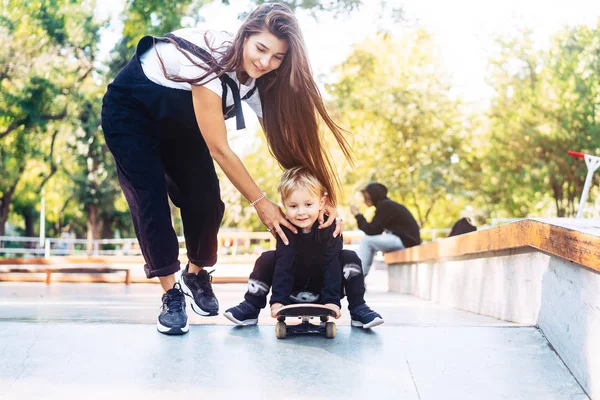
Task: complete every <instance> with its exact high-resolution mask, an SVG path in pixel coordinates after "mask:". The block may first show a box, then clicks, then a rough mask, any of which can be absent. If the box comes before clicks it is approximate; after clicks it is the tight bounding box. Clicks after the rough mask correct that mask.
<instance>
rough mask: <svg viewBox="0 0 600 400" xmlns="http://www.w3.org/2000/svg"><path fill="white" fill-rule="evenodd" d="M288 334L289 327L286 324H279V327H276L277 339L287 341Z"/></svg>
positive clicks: (280, 322)
mask: <svg viewBox="0 0 600 400" xmlns="http://www.w3.org/2000/svg"><path fill="white" fill-rule="evenodd" d="M286 333H287V326H286V325H285V322H282V321H279V322H277V325H275V336H277V339H285V335H286Z"/></svg>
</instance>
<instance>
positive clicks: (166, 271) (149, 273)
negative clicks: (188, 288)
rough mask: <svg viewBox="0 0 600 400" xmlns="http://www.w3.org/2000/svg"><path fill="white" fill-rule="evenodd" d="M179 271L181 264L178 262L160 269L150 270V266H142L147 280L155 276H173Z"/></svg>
mask: <svg viewBox="0 0 600 400" xmlns="http://www.w3.org/2000/svg"><path fill="white" fill-rule="evenodd" d="M180 269H181V263H180V262H179V260H177V261H175V262H174V263H173V264H171V265H169V266H167V267H164V268H161V269H150V266H149V265H148V264H145V265H144V271H145V272H146V278H148V279H150V278H155V277H157V276H158V277H160V276H169V275H171V274H174V273H175V272H178V271H179V270H180Z"/></svg>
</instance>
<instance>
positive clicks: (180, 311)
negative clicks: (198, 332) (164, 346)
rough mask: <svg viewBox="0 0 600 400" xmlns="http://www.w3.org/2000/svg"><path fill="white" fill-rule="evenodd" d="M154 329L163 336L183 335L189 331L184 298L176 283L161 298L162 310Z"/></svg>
mask: <svg viewBox="0 0 600 400" xmlns="http://www.w3.org/2000/svg"><path fill="white" fill-rule="evenodd" d="M156 329H158V331H159V332H160V333H164V334H165V335H183V334H184V333H187V331H189V330H190V326H189V325H188V317H187V314H186V313H185V296H184V295H183V292H182V291H181V286H179V284H178V283H176V284H175V285H173V289H170V290H168V291H167V293H165V294H163V296H162V310H161V312H160V314H159V315H158V319H157V320H156Z"/></svg>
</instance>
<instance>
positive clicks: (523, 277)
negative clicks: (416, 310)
mask: <svg viewBox="0 0 600 400" xmlns="http://www.w3.org/2000/svg"><path fill="white" fill-rule="evenodd" d="M581 223H582V222H581V221H578V222H577V223H574V224H571V223H569V222H568V221H566V222H565V221H553V222H552V223H547V222H544V221H543V220H526V221H521V222H518V223H515V224H510V225H506V226H502V227H498V228H493V229H489V230H485V231H480V232H474V233H471V234H467V235H463V236H458V237H454V238H448V239H444V240H440V241H438V242H434V243H430V244H426V245H423V246H419V247H416V248H411V249H407V250H403V251H399V252H395V253H392V254H387V255H386V256H385V260H386V262H387V263H388V271H389V285H390V291H394V292H400V293H404V294H412V295H416V296H418V297H421V298H424V299H428V300H432V301H435V302H438V303H441V304H444V305H449V306H452V307H455V308H459V309H462V310H467V311H471V312H474V313H478V314H483V315H488V316H491V317H495V318H499V319H502V320H507V321H513V322H518V323H524V324H531V325H537V326H538V327H539V328H540V329H541V331H542V332H543V333H544V335H546V337H547V339H548V341H549V342H550V343H551V344H552V346H553V347H554V348H555V349H556V351H557V353H558V354H559V355H560V356H561V357H562V359H563V361H564V362H565V364H566V365H567V367H568V368H569V369H570V370H571V372H572V373H573V375H574V376H575V378H576V379H577V380H578V381H579V382H580V384H581V385H582V387H583V388H584V389H585V390H586V391H587V393H588V394H589V395H590V397H591V398H599V399H600V341H599V340H598V338H599V337H600V254H599V253H600V237H599V236H598V234H600V230H596V229H588V228H589V226H592V227H594V226H596V224H598V225H600V221H589V220H588V221H587V222H583V224H584V225H585V224H587V226H588V228H586V227H584V228H583V229H582V230H583V231H578V229H579V227H578V226H577V224H581ZM561 225H562V226H561ZM565 225H567V226H565Z"/></svg>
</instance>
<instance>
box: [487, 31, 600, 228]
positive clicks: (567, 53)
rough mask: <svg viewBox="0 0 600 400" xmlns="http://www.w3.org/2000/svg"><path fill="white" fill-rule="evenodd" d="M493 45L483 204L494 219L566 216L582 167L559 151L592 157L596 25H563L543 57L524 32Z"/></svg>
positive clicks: (599, 80)
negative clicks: (492, 97) (497, 46)
mask: <svg viewBox="0 0 600 400" xmlns="http://www.w3.org/2000/svg"><path fill="white" fill-rule="evenodd" d="M498 43H499V44H500V45H501V52H500V53H499V56H498V57H497V58H496V59H494V60H492V61H491V63H490V74H489V78H488V82H489V83H490V85H491V86H492V87H493V88H494V89H495V90H496V93H497V96H496V98H495V100H494V102H493V104H492V107H491V110H490V117H489V118H490V134H489V137H490V142H489V143H490V147H489V151H488V158H487V160H488V162H487V165H486V171H485V173H484V175H485V176H486V183H485V185H484V186H483V188H484V191H485V193H486V195H487V196H488V201H489V203H490V204H493V205H494V207H493V208H494V209H495V213H496V214H497V215H498V216H511V217H522V216H527V215H530V214H533V215H556V216H559V217H563V216H571V215H574V214H575V212H576V208H575V204H576V201H577V199H578V196H579V195H580V193H581V191H582V189H583V181H584V178H585V174H586V169H585V164H584V163H583V162H582V161H581V160H576V159H573V158H572V157H570V156H568V155H567V150H576V151H583V152H587V153H589V154H596V155H598V154H600V149H598V145H597V144H598V143H600V116H599V115H597V114H598V110H599V109H600V63H599V61H598V54H600V25H598V26H596V27H595V28H589V27H587V26H579V27H567V28H565V29H563V30H562V31H561V32H559V33H557V34H556V35H555V37H554V39H553V41H552V45H551V48H550V49H549V50H548V51H544V52H540V51H535V50H533V45H532V41H531V39H530V33H529V32H521V33H520V34H519V35H518V36H516V37H512V38H504V39H499V41H498ZM495 171H502V176H501V177H500V176H497V174H496V173H494V172H495ZM552 209H554V211H552Z"/></svg>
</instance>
